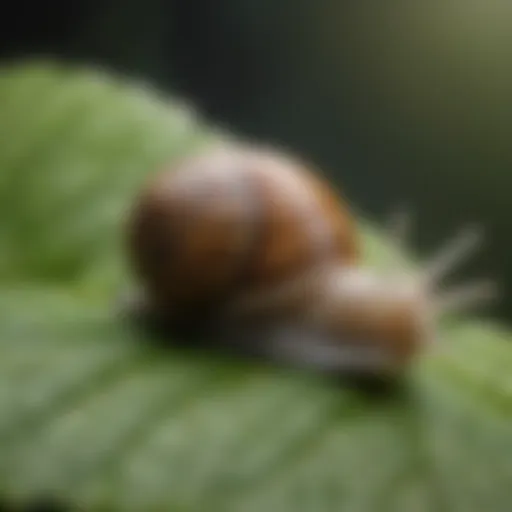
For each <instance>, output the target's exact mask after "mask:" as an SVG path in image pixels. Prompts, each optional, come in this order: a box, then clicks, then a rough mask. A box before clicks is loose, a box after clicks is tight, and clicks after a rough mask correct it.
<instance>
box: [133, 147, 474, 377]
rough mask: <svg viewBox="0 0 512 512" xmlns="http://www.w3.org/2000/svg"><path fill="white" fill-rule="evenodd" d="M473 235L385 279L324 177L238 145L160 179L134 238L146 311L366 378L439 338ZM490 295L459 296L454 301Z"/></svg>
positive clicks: (144, 196) (137, 216)
mask: <svg viewBox="0 0 512 512" xmlns="http://www.w3.org/2000/svg"><path fill="white" fill-rule="evenodd" d="M476 242H477V238H476V237H475V236H474V233H472V232H471V233H469V236H468V234H465V236H463V237H462V239H459V240H457V241H456V242H455V243H454V244H452V246H451V247H450V248H449V249H448V251H445V252H444V253H443V254H442V255H441V256H440V257H439V258H438V259H436V261H435V262H433V264H432V265H431V266H430V267H429V268H428V269H427V271H425V272H423V274H422V275H421V276H420V277H418V276H412V275H410V274H409V273H406V272H404V271H401V272H398V273H395V274H391V275H382V274H378V273H377V272H376V271H375V270H374V269H369V268H365V266H364V263H363V262H362V260H361V251H360V238H359V236H358V232H357V228H356V223H355V221H354V219H353V218H352V216H351V213H350V211H349V209H348V207H347V206H346V205H345V203H344V202H343V201H342V199H341V198H340V197H338V196H337V194H335V193H334V192H333V191H332V189H331V187H330V186H329V185H328V184H327V183H326V182H324V181H323V180H322V179H321V178H320V176H319V175H318V174H316V173H315V172H313V171H312V170H310V169H309V168H308V167H307V166H305V165H304V164H303V163H302V162H299V161H298V160H296V159H294V158H292V157H290V156H288V155H284V154H282V153H278V152H275V151H270V150H265V149H262V148H257V147H248V146H241V145H240V146H234V145H233V146H222V147H218V148H214V149H211V150H208V151H205V152H204V153H200V154H198V155H194V156H192V157H189V158H187V159H185V160H184V161H182V162H180V163H178V164H176V165H174V166H172V168H169V169H164V170H163V171H162V172H160V173H158V174H157V175H156V176H153V177H152V179H151V180H150V181H149V183H148V184H147V186H146V187H145V188H144V190H143V191H142V193H141V194H140V196H139V197H138V199H137V202H136V204H135V207H134V210H133V214H132V216H131V220H130V224H129V236H128V243H129V255H130V258H131V264H132V268H133V270H134V273H135V275H136V277H137V278H138V281H139V286H140V290H141V292H140V295H139V296H140V300H139V302H138V307H139V310H140V308H142V309H143V310H144V311H145V312H146V313H149V314H152V315H154V316H156V317H159V318H165V319H167V320H174V321H176V322H177V323H179V321H180V319H183V318H192V319H193V320H192V322H193V323H196V324H201V325H203V326H207V329H209V330H210V331H212V332H213V331H214V332H215V333H216V334H217V336H218V338H219V339H222V340H224V341H225V342H226V343H228V344H234V345H237V346H238V347H240V346H241V345H243V346H244V348H246V349H247V348H248V349H249V351H251V352H253V353H255V354H257V355H258V354H259V355H264V356H270V357H272V358H278V359H281V360H285V361H287V362H291V363H294V364H301V365H305V366H313V367H315V368H320V369H326V370H332V371H346V370H348V371H355V372H357V373H360V372H363V373H365V372H371V373H379V372H380V373H382V372H388V371H393V372H394V371H396V369H397V368H400V367H402V366H403V365H404V363H405V362H407V361H408V360H409V359H410V358H411V357H412V356H413V355H414V354H415V353H416V352H417V351H418V350H419V348H421V346H423V345H426V344H428V343H430V342H431V341H433V339H434V338H435V333H434V331H435V329H434V327H435V322H436V319H437V316H438V314H439V312H440V304H441V303H442V304H444V306H446V302H447V299H446V298H445V299H443V300H438V298H437V297H436V296H435V294H434V293H433V291H434V288H435V285H436V284H437V283H438V281H439V277H440V276H442V274H443V273H445V271H446V268H444V267H447V268H449V267H450V266H453V264H454V263H455V262H456V261H457V260H458V259H459V258H460V255H461V253H463V254H465V253H467V252H468V251H469V249H470V248H471V247H472V246H473V245H474V244H475V243H476ZM482 295H483V294H482V292H481V287H477V290H476V293H475V292H474V290H469V291H463V292H460V293H458V294H457V293H456V294H455V295H452V299H453V300H452V301H451V305H452V306H453V305H454V304H455V305H457V304H460V303H463V302H467V301H466V300H465V299H467V298H468V297H476V298H477V299H478V298H480V297H481V296H482ZM461 297H462V300H460V299H461ZM448 298H449V297H448ZM448 302H450V301H449V300H448ZM470 302H471V301H470ZM444 306H443V307H444ZM445 309H446V308H445ZM170 323H172V321H171V322H170Z"/></svg>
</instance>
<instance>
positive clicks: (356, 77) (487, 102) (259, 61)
mask: <svg viewBox="0 0 512 512" xmlns="http://www.w3.org/2000/svg"><path fill="white" fill-rule="evenodd" d="M8 9H9V10H7V9H6V8H4V12H3V13H2V15H1V16H0V20H1V21H0V52H1V56H2V58H3V59H10V58H18V57H22V56H23V57H25V56H32V55H47V56H48V55H49V56H59V57H61V58H67V59H71V60H73V61H75V62H76V61H81V62H84V63H92V64H100V65H104V66H107V67H108V68H110V69H114V70H118V71H122V72H126V73H129V74H131V75H134V76H142V77H144V78H146V79H148V80H151V81H153V82H155V83H157V84H159V85H160V86H161V87H162V88H164V89H166V90H168V91H169V92H171V93H175V94H179V95H181V96H185V97H187V98H189V99H190V100H192V101H193V102H194V103H195V104H196V105H197V106H198V107H199V108H200V110H201V111H202V112H203V113H204V114H205V115H207V116H209V117H211V118H212V119H214V120H215V121H216V122H220V123H223V124H224V125H227V126H228V127H232V128H234V129H236V130H237V131H239V132H243V133H246V134H250V135H253V136H257V137H259V138H261V139H266V140H269V141H274V142H278V143H281V144H284V145H286V146H288V147H291V148H292V149H294V150H295V151H297V152H298V153H300V154H302V155H303V156H305V157H308V158H311V159H312V160H313V161H314V162H316V163H317V164H318V165H320V166H321V167H322V168H323V169H324V170H325V172H326V173H327V174H328V175H330V176H331V177H332V179H333V182H335V183H336V184H337V185H338V186H339V187H340V188H341V189H342V190H343V191H344V193H345V195H346V196H348V198H349V199H350V200H351V202H352V204H353V207H354V208H355V209H356V210H359V211H361V212H363V213H364V214H366V215H367V216H369V217H370V218H372V219H373V220H375V221H377V222H380V221H382V220H383V219H384V216H385V215H386V214H387V213H389V212H390V211H391V210H393V208H394V207H397V206H401V205H405V206H407V207H410V208H412V209H413V211H414V212H415V214H416V217H417V218H418V223H417V227H416V231H415V239H414V242H415V244H416V246H417V247H418V248H419V249H420V250H422V251H427V250H433V249H434V248H435V247H436V246H437V245H439V244H441V243H442V242H443V241H444V240H445V239H446V238H447V237H449V236H450V235H451V234H452V232H453V231H454V230H455V229H457V227H459V226H460V225H462V224H466V223H468V222H470V223H471V222H474V221H481V222H483V223H484V225H485V228H486V230H487V233H488V241H487V242H486V246H485V249H484V250H483V251H482V254H481V255H480V256H479V257H478V258H475V259H474V262H473V264H470V265H469V266H468V270H467V273H466V274H471V275H474V274H481V273H484V274H487V275H491V276H495V277H496V278H497V279H499V280H500V282H502V283H503V285H504V287H505V290H506V296H505V298H504V300H503V301H502V302H501V305H500V306H499V307H498V308H497V312H498V313H500V314H501V315H502V316H503V317H506V318H508V319H510V318H511V317H512V314H510V306H511V305H512V293H510V292H509V291H508V290H512V264H511V263H510V261H512V242H511V241H510V237H509V224H510V222H509V215H510V210H511V208H510V207H509V204H510V194H511V184H512V176H511V173H512V144H511V140H510V139H511V134H512V4H511V5H510V6H509V3H508V2H500V1H498V0H471V1H468V0H445V1H443V2H417V3H414V2H406V1H405V0H404V1H398V0H395V1H392V0H388V1H387V2H365V1H361V2H349V1H341V0H338V1H335V0H315V1H314V2H312V1H310V0H307V1H306V0H294V1H291V0H168V1H164V0H144V1H133V0H132V1H130V0H125V1H120V0H105V1H103V2H92V1H87V2H86V1H75V2H73V3H72V5H71V3H67V4H63V5H59V4H57V3H55V4H52V3H50V2H44V3H43V2H37V3H36V2H23V1H19V2H16V3H14V2H13V3H11V5H10V6H9V8H8Z"/></svg>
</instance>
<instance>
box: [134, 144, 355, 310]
mask: <svg viewBox="0 0 512 512" xmlns="http://www.w3.org/2000/svg"><path fill="white" fill-rule="evenodd" d="M129 245H130V254H131V258H132V263H133V266H134V268H135V270H136V272H137V274H138V276H139V278H140V279H141V281H142V283H143V285H144V286H145V288H146V290H147V291H148V292H149V295H150V297H152V298H153V299H154V300H155V301H157V302H158V303H160V304H165V305H168V306H172V307H173V308H175V307H176V306H178V307H200V306H206V305H210V304H214V305H218V304H220V303H221V302H222V300H223V299H225V298H229V297H230V296H232V295H233V293H235V292H236V291H237V290H244V292H245V293H247V291H250V290H253V289H254V290H261V289H265V287H267V286H271V285H275V284H279V283H281V282H284V281H286V280H288V279H290V278H293V277H296V276H299V275H300V274H301V273H303V272H305V271H306V270H308V269H309V268H310V267H311V265H313V264H317V263H320V262H322V261H328V260H337V261H339V262H347V264H348V263H353V262H354V261H356V260H357V258H358V255H359V251H358V249H359V244H358V241H357V236H356V230H355V226H354V223H353V220H352V218H351V216H350V214H349V213H348V211H347V210H346V209H345V207H344V205H343V203H342V202H341V200H340V198H338V197H337V196H336V194H334V192H333V191H332V189H331V188H330V187H329V186H328V185H327V183H325V182H324V181H323V180H322V179H321V178H320V177H319V176H318V175H316V174H315V173H313V172H310V171H309V170H308V169H306V168H305V166H303V165H301V164H300V163H299V162H297V161H294V160H293V159H291V158H289V157H287V156H284V155H282V154H278V153H275V152H272V151H267V150H262V149H258V148H246V147H236V148H235V147H222V148H215V149H213V150H210V151H207V152H205V153H202V154H199V155H196V156H192V157H190V158H188V159H185V160H184V161H182V162H180V163H179V164H177V165H175V166H173V167H171V168H168V169H165V170H164V171H163V172H161V173H159V174H158V175H156V176H154V177H153V178H152V179H151V180H150V182H149V183H148V185H147V187H146V188H145V190H144V191H143V192H142V194H141V195H140V197H139V198H138V201H137V203H136V206H135V209H134V212H133V216H132V218H131V223H130V225H129Z"/></svg>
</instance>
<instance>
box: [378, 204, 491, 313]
mask: <svg viewBox="0 0 512 512" xmlns="http://www.w3.org/2000/svg"><path fill="white" fill-rule="evenodd" d="M411 226H412V215H411V213H410V212H409V211H401V212H397V213H395V214H394V215H392V216H391V218H390V220H389V222H388V228H387V233H388V236H389V237H390V238H391V240H392V241H393V243H394V244H395V245H396V246H397V248H398V249H399V250H407V245H408V242H409V237H410V233H411ZM482 242H483V230H482V229H481V228H479V227H476V226H470V227H467V228H465V229H463V230H461V231H460V232H459V233H458V234H456V235H455V236H454V237H453V238H452V239H451V240H450V241H449V242H448V243H447V244H446V245H445V246H444V247H442V248H441V249H440V250H439V251H438V252H437V253H436V254H435V255H434V256H433V257H432V258H430V260H429V261H427V263H426V265H425V268H424V270H422V271H421V274H420V286H422V287H423V288H424V290H425V291H426V292H429V293H432V294H433V295H434V297H433V309H434V311H435V313H436V314H438V315H442V314H445V313H462V312H467V311H469V310H472V309H474V308H475V307H476V308H478V307H481V306H485V305H487V304H488V303H489V302H491V301H494V300H495V299H497V298H499V296H500V293H499V289H498V286H497V284H496V283H495V282H494V281H491V280H481V281H476V282H473V283H467V284H462V285H459V286H456V287H454V288H449V289H443V287H442V282H443V281H444V280H445V279H446V277H447V276H449V275H450V273H452V272H453V271H454V270H455V269H456V268H457V267H458V266H459V265H460V264H461V263H462V262H463V261H464V260H466V259H467V258H469V257H470V256H471V255H472V254H473V253H474V252H475V251H476V250H478V249H479V248H480V247H481V246H482Z"/></svg>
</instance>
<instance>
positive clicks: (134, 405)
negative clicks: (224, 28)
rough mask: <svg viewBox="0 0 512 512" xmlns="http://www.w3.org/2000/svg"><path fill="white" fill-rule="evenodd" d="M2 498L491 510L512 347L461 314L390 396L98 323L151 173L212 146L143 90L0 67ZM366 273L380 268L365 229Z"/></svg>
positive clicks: (90, 503)
mask: <svg viewBox="0 0 512 512" xmlns="http://www.w3.org/2000/svg"><path fill="white" fill-rule="evenodd" d="M0 108H1V111H2V116H1V118H0V135H1V136H0V199H1V200H0V214H1V216H2V219H4V220H3V222H2V224H1V225H0V249H1V250H0V282H1V283H2V287H1V292H0V501H1V502H3V503H5V504H6V505H11V506H13V505H24V504H27V503H34V502H35V501H37V500H40V499H50V498H51V499H53V500H54V501H56V502H57V503H59V504H60V505H61V506H62V507H64V508H65V509H71V510H88V511H105V510H109V511H111V510H112V511H117V510H121V511H124V510H133V511H139V510H140V511H170V510H179V511H203V510H209V511H217V510H219V511H233V512H237V511H239V510H249V511H254V512H259V511H267V510H278V511H280V512H281V511H283V512H286V511H288V510H290V511H297V510H300V511H314V512H318V511H322V512H323V511H331V510H332V511H340V510H343V511H349V512H352V511H361V512H373V511H389V512H391V511H392V512H396V511H404V512H410V511H418V512H420V511H425V512H427V511H428V512H430V511H438V510H440V511H443V510H444V511H449V512H452V511H454V512H458V511H460V512H470V511H475V512H476V511H481V510H490V511H493V512H501V511H503V512H505V511H508V510H509V509H510V503H512V489H511V486H510V482H512V458H511V457H510V454H511V453H512V378H511V377H510V375H511V372H510V370H511V369H512V349H511V345H510V341H511V335H510V333H509V332H508V331H507V330H505V329H503V328H501V327H499V326H496V325H492V324H490V323H488V322H487V323H486V322H483V321H477V320H474V319H464V320H462V319H460V320H459V321H457V322H453V323H451V324H450V325H447V326H446V327H445V329H444V333H443V334H444V340H443V341H444V343H443V345H442V346H441V347H439V350H432V351H431V353H428V354H425V355H424V356H422V357H421V358H420V359H419V360H418V361H417V362H416V363H415V364H414V365H413V366H412V367H411V369H410V372H409V373H408V374H407V375H406V377H405V386H404V390H403V392H401V393H397V394H393V395H390V396H389V397H388V398H387V399H384V400H376V399H370V398H369V397H368V396H365V395H364V394H362V393H361V392H359V391H357V390H355V389H351V388H348V387H344V386H342V385H340V384H339V383H336V382H333V381H331V380H328V379H326V378H324V377H321V376H319V375H314V374H311V373H306V372H298V371H292V370H287V369H284V368H282V369H278V368H273V367H270V366H266V365H263V364H257V363H255V362H249V361H238V360H235V359H230V358H228V357H227V356H226V355H224V356H223V355H221V354H214V353H207V352H201V351H198V350H185V349H184V348H177V347H174V348H173V347H163V346H161V345H157V344H155V343H152V340H150V339H146V338H145V337H144V336H143V334H142V333H140V332H138V331H135V330H133V329H131V328H130V327H129V326H128V325H126V324H125V323H123V321H122V320H121V319H120V318H118V317H117V316H116V315H115V313H114V299H115V296H116V294H117V292H118V290H119V289H120V287H122V285H123V284H124V283H126V280H127V279H128V278H129V276H128V275H127V273H126V270H125V269H124V262H123V257H122V256H123V253H122V233H123V229H122V228H123V225H122V222H123V218H124V212H125V211H126V208H127V206H129V204H130V201H131V199H132V197H133V194H134V193H136V191H137V189H138V187H139V185H140V183H141V181H142V180H143V179H145V177H146V175H147V173H149V172H153V171H154V170H156V169H157V168H158V167H159V166H160V165H163V164H165V163H166V162H170V161H172V160H173V159H175V158H178V157H179V156H180V155H182V154H184V153H185V152H189V151H193V150H194V149H195V148H197V147H199V146H200V145H201V144H205V143H207V142H208V141H210V140H214V139H215V138H217V137H220V135H219V134H216V133H215V131H214V130H213V129H212V128H208V127H206V126H203V125H202V124H201V123H200V122H199V121H198V120H197V119H195V118H194V117H193V116H191V115H190V114H189V113H188V112H187V111H186V110H184V109H182V108H178V107H177V105H175V104H174V103H172V102H169V101H168V100H167V99H165V98H162V97H160V96H159V95H158V93H156V92H155V91H149V90H148V89H147V87H145V86H142V85H134V84H126V83H124V81H123V80H122V79H118V78H114V77H112V76H109V75H106V74H105V73H103V72H100V71H92V70H83V69H71V68H68V67H65V66H59V65H57V64H52V63H49V62H46V63H45V62H39V63H23V64H20V65H17V66H13V67H10V68H4V69H3V70H2V72H1V73H0ZM365 233H366V238H365V247H366V249H367V256H366V257H367V259H368V261H369V262H372V263H378V264H382V263H383V262H384V261H385V260H387V259H389V258H395V257H396V255H395V254H394V251H393V248H392V247H389V246H388V244H386V243H385V241H384V240H382V239H381V238H380V237H379V236H378V235H376V234H375V233H374V232H373V231H372V230H371V228H365Z"/></svg>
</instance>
